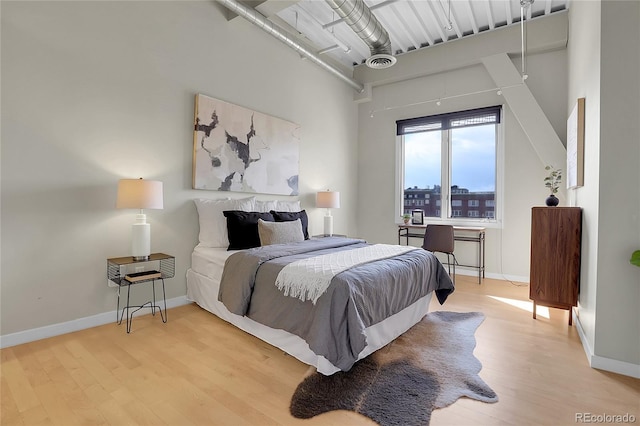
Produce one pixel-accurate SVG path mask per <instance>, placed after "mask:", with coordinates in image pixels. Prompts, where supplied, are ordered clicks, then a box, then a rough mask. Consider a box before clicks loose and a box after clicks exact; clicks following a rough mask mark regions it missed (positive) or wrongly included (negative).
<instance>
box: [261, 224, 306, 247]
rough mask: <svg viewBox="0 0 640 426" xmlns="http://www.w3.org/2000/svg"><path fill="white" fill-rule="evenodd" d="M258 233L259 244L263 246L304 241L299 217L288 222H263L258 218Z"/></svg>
mask: <svg viewBox="0 0 640 426" xmlns="http://www.w3.org/2000/svg"><path fill="white" fill-rule="evenodd" d="M258 235H259V236H260V245H263V246H268V245H270V244H284V243H297V242H299V241H304V235H303V234H302V222H301V221H300V219H296V220H290V221H288V222H265V221H264V220H262V219H258Z"/></svg>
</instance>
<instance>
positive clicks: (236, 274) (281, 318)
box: [218, 237, 453, 371]
mask: <svg viewBox="0 0 640 426" xmlns="http://www.w3.org/2000/svg"><path fill="white" fill-rule="evenodd" d="M365 245H367V243H366V242H365V241H363V240H354V239H349V238H340V237H330V238H320V239H312V240H306V241H303V242H300V243H293V244H276V245H271V246H263V247H257V248H254V249H249V250H243V251H241V252H238V253H234V254H232V255H231V256H230V257H229V258H228V259H227V262H226V264H225V267H224V272H223V274H222V280H221V282H220V291H219V294H218V299H219V300H220V301H221V302H222V303H223V304H224V305H225V306H226V307H227V309H228V310H229V311H230V312H232V313H234V314H237V315H243V316H247V317H249V318H251V319H253V320H255V321H257V322H259V323H262V324H264V325H267V326H269V327H271V328H276V329H283V330H286V331H288V332H290V333H293V334H295V335H297V336H300V337H301V338H302V339H304V340H305V341H306V342H307V343H308V344H309V347H310V348H311V350H312V351H313V352H315V353H316V354H317V355H322V356H324V357H325V358H326V359H328V360H329V361H330V362H331V363H332V364H333V365H335V366H336V367H338V368H340V369H341V370H343V371H348V370H349V369H350V368H351V366H352V365H353V364H354V362H355V361H356V360H357V359H358V354H359V353H360V352H361V351H362V350H363V349H364V347H365V346H366V344H367V342H366V336H365V331H364V330H365V328H367V327H369V326H371V325H374V324H376V323H378V322H380V321H382V320H384V319H385V318H388V317H389V316H391V315H393V314H395V313H397V312H399V311H401V310H402V309H404V308H406V307H407V306H409V305H411V304H412V303H414V302H415V301H417V300H418V299H420V298H421V297H423V296H425V295H427V294H428V293H429V292H431V291H435V293H436V296H437V297H438V301H439V302H440V304H443V303H444V301H445V300H446V299H447V297H448V295H449V294H451V293H452V292H453V283H452V282H451V279H450V277H449V275H448V274H447V272H446V271H445V269H444V268H443V266H442V264H441V263H440V262H439V261H438V259H437V258H436V257H435V256H434V255H433V254H432V253H430V252H428V251H426V250H412V251H409V252H407V253H404V254H401V255H398V256H394V257H391V258H387V259H383V260H377V261H372V262H369V263H366V264H363V265H359V266H355V267H353V268H351V269H348V270H346V271H343V272H341V273H339V274H337V275H336V276H335V277H333V279H332V281H331V284H330V285H329V288H328V289H327V291H326V292H325V293H324V294H323V295H322V296H321V297H320V298H319V299H318V301H317V303H316V304H315V305H314V304H313V303H312V302H311V301H304V302H303V301H302V300H300V299H298V298H295V297H288V296H284V294H283V293H282V292H281V291H280V290H278V288H277V287H276V285H275V280H276V277H277V276H278V273H279V272H280V270H281V269H282V268H283V267H284V266H285V265H287V264H288V263H291V262H294V261H296V260H300V259H304V258H308V257H311V256H319V255H323V254H327V253H330V252H332V251H337V250H350V249H354V248H359V247H363V246H365Z"/></svg>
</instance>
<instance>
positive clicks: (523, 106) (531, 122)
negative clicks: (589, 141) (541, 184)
mask: <svg viewBox="0 0 640 426" xmlns="http://www.w3.org/2000/svg"><path fill="white" fill-rule="evenodd" d="M482 63H483V64H484V66H485V68H486V69H487V71H488V72H489V75H490V76H491V78H492V79H493V81H494V82H495V83H496V86H497V87H500V88H502V96H504V99H505V101H506V102H507V104H508V105H509V108H510V109H511V112H512V113H513V115H514V116H515V117H516V119H517V120H518V122H519V123H520V126H521V127H522V130H524V132H525V134H526V135H527V138H528V139H529V142H530V143H531V146H532V147H533V149H534V151H535V152H536V154H537V155H538V157H539V158H540V162H541V163H542V164H543V165H549V164H556V165H557V164H564V163H565V162H566V161H567V150H566V148H565V147H564V145H563V144H562V141H561V140H560V138H559V137H558V134H557V133H556V131H555V130H554V129H553V126H552V125H551V123H550V122H549V119H548V118H547V116H546V115H545V114H544V111H543V110H542V107H540V104H538V101H536V98H535V97H534V96H533V94H532V93H531V90H529V87H527V85H526V84H524V83H522V80H521V76H520V73H519V72H518V70H517V69H516V67H515V66H514V65H513V62H512V61H511V59H510V58H509V56H507V54H506V53H500V54H497V55H493V56H489V57H486V58H482Z"/></svg>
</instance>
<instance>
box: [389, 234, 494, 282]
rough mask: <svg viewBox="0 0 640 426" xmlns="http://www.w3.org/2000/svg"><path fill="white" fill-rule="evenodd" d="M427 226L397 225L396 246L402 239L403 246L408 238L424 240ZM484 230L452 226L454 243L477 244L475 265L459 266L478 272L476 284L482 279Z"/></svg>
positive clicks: (407, 241) (407, 243) (407, 242)
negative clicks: (403, 241)
mask: <svg viewBox="0 0 640 426" xmlns="http://www.w3.org/2000/svg"><path fill="white" fill-rule="evenodd" d="M426 229H427V225H412V224H406V225H405V224H400V225H398V244H402V238H405V244H406V245H409V238H419V239H421V240H422V239H424V233H425V231H426ZM485 231H486V228H484V227H482V226H454V227H453V239H454V240H455V241H464V242H472V243H477V244H478V263H477V264H476V265H461V264H458V266H462V267H465V268H474V269H477V270H478V284H480V283H481V282H482V279H483V278H484V242H485Z"/></svg>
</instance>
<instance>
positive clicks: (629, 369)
mask: <svg viewBox="0 0 640 426" xmlns="http://www.w3.org/2000/svg"><path fill="white" fill-rule="evenodd" d="M571 312H572V314H573V323H574V324H575V327H576V330H577V331H578V336H579V337H580V341H581V342H582V348H583V349H584V353H585V355H586V356H587V361H588V362H589V365H590V366H591V368H596V369H598V370H605V371H610V372H612V373H616V374H622V375H624V376H630V377H634V378H636V379H640V365H639V364H632V363H630V362H625V361H619V360H617V359H612V358H606V357H603V356H599V355H595V354H594V353H593V351H592V350H591V346H589V341H588V340H587V336H586V335H585V333H584V329H583V328H582V323H581V322H580V317H578V316H577V315H576V314H575V311H574V310H573V309H571Z"/></svg>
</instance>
